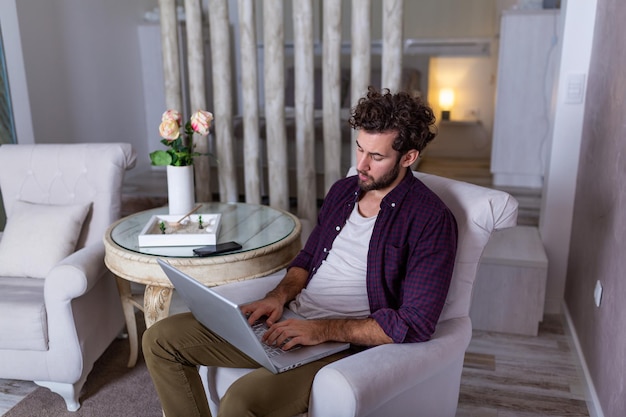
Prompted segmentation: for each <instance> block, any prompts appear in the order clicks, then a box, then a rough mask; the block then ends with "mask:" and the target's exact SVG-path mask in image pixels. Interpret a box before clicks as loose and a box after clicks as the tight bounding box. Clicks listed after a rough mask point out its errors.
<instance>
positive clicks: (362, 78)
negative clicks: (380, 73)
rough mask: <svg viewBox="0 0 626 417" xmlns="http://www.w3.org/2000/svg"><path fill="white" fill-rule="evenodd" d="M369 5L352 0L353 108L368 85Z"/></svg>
mask: <svg viewBox="0 0 626 417" xmlns="http://www.w3.org/2000/svg"><path fill="white" fill-rule="evenodd" d="M370 9H371V5H370V0H352V50H351V54H352V56H351V64H350V81H351V84H352V85H351V88H350V103H351V105H352V106H354V105H355V104H356V102H357V100H358V99H359V98H361V97H362V96H363V95H364V94H365V93H366V92H367V87H368V86H369V85H370V68H371V54H372V47H371V44H372V42H371V38H370V29H369V28H370V26H371V24H372V22H371V13H370ZM356 135H357V132H356V131H353V132H352V146H351V148H350V149H352V155H350V160H351V161H352V165H355V164H356Z"/></svg>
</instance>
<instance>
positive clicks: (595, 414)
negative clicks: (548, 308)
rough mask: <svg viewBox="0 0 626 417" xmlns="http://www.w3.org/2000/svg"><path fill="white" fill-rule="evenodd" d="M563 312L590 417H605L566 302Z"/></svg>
mask: <svg viewBox="0 0 626 417" xmlns="http://www.w3.org/2000/svg"><path fill="white" fill-rule="evenodd" d="M562 310H563V316H564V317H565V331H566V332H567V335H568V336H569V340H570V342H571V343H572V344H573V345H574V346H573V347H574V351H575V352H576V359H577V361H578V363H577V365H578V367H579V372H580V373H581V376H580V377H581V380H582V383H583V386H584V389H585V398H587V408H588V409H589V417H604V412H603V411H602V406H601V405H600V399H599V398H598V393H597V391H596V387H595V385H594V383H593V379H592V378H591V373H590V372H589V368H588V367H587V361H586V360H585V354H584V352H583V350H582V347H581V346H580V341H579V340H578V334H577V333H576V328H575V327H574V322H573V321H572V316H571V315H570V313H569V310H568V308H567V305H566V304H565V301H563V303H562Z"/></svg>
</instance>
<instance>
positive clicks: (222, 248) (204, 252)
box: [193, 242, 241, 256]
mask: <svg viewBox="0 0 626 417" xmlns="http://www.w3.org/2000/svg"><path fill="white" fill-rule="evenodd" d="M239 249H241V245H240V244H239V243H237V242H224V243H218V244H217V245H208V246H203V247H201V248H196V249H194V250H193V253H195V254H196V255H197V256H211V255H217V254H218V253H224V252H232V251H234V250H239Z"/></svg>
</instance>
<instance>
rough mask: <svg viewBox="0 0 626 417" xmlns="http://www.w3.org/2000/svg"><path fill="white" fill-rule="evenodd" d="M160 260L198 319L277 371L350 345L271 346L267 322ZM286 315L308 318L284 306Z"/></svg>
mask: <svg viewBox="0 0 626 417" xmlns="http://www.w3.org/2000/svg"><path fill="white" fill-rule="evenodd" d="M157 262H158V263H159V265H161V268H163V271H164V272H165V274H166V275H167V277H168V278H169V279H170V281H171V282H172V284H173V285H174V288H176V291H178V293H179V294H180V296H181V298H182V299H183V300H184V301H185V303H186V304H187V307H189V309H190V310H191V313H192V314H193V315H194V317H195V318H196V320H198V321H199V322H200V323H202V324H203V325H204V326H205V327H207V328H208V329H210V330H212V331H213V332H215V333H216V334H217V335H219V336H221V337H222V338H224V339H226V340H227V341H228V342H229V343H230V344H231V345H233V346H235V347H236V348H238V349H239V350H241V351H242V352H243V353H245V354H246V355H248V356H250V357H251V358H252V359H254V360H255V361H257V362H258V363H259V364H260V365H262V366H264V367H265V368H267V369H268V370H270V371H271V372H273V373H275V374H276V373H279V372H284V371H287V370H289V369H293V368H296V367H298V366H301V365H304V364H306V363H309V362H312V361H315V360H317V359H320V358H323V357H325V356H329V355H332V354H333V353H337V352H340V351H342V350H345V349H348V348H349V347H350V344H349V343H338V342H326V343H322V344H319V345H315V346H299V347H296V348H294V349H290V350H288V351H284V350H282V349H280V348H278V347H276V346H269V345H267V344H265V343H263V342H261V340H260V337H261V334H262V332H263V331H264V329H258V328H257V327H260V326H264V323H260V324H259V326H257V325H255V328H257V329H253V328H252V326H250V324H248V321H247V319H246V317H245V316H244V314H243V313H242V312H241V310H240V309H239V306H238V305H237V304H235V303H233V302H232V301H230V300H228V299H226V298H224V297H223V296H221V295H220V294H218V293H217V292H215V291H213V290H212V289H211V288H209V287H207V286H205V285H203V284H202V283H200V282H199V281H197V280H195V279H194V278H192V277H190V276H189V275H187V274H185V273H183V272H181V271H179V270H178V269H176V268H174V267H173V266H171V265H170V264H168V263H167V262H166V261H164V260H162V259H157ZM287 318H300V319H303V320H305V319H304V317H301V316H299V315H297V314H296V313H294V312H293V311H291V310H289V309H285V312H284V314H283V317H282V318H281V320H284V319H287ZM265 329H266V327H265Z"/></svg>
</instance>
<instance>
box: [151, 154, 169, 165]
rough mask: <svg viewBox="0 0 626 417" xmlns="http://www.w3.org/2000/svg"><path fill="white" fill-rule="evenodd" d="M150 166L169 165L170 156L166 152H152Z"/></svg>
mask: <svg viewBox="0 0 626 417" xmlns="http://www.w3.org/2000/svg"><path fill="white" fill-rule="evenodd" d="M150 160H151V161H152V165H158V166H163V165H169V164H171V163H172V156H171V155H170V154H169V153H168V152H167V151H154V152H152V153H150Z"/></svg>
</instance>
